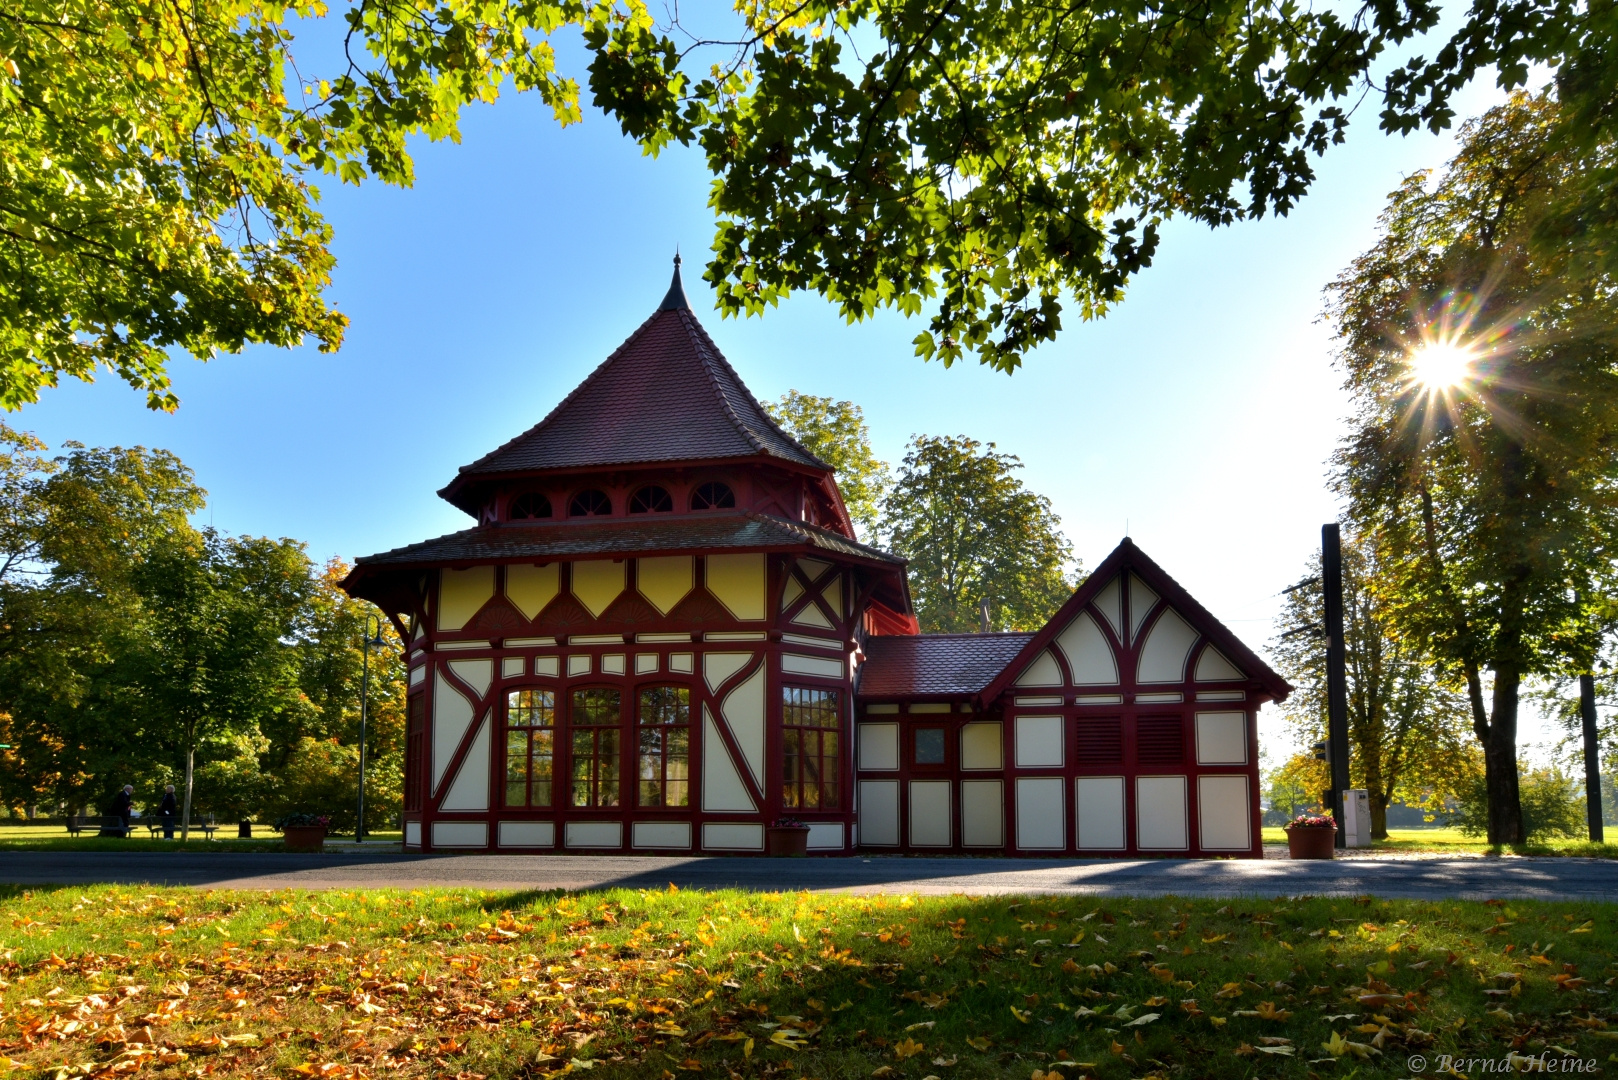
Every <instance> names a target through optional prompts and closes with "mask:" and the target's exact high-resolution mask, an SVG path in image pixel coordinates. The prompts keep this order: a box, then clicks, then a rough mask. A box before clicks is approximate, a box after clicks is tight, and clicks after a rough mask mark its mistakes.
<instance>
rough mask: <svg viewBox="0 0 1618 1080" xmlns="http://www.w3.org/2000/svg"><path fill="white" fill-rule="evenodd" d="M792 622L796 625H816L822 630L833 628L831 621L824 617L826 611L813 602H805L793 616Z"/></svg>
mask: <svg viewBox="0 0 1618 1080" xmlns="http://www.w3.org/2000/svg"><path fill="white" fill-rule="evenodd" d="M792 622H793V623H794V624H796V625H798V626H817V627H819V628H820V629H822V630H831V629H834V627H833V626H832V621H831V620H830V619H828V618H826V613H825V612H824V611H821V610H820V608H819V607H818V606H816V605H814V604H805V605H803V608H802V609H801V610H800V611H799V612H798V613H797V614H796V615H794V616H792Z"/></svg>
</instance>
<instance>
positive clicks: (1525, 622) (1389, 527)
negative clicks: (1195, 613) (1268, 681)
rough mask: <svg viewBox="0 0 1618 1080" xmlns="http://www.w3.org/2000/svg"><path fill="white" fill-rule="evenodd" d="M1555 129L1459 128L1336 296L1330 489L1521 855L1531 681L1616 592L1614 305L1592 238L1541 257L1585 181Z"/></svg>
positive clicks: (1519, 115) (1543, 108)
mask: <svg viewBox="0 0 1618 1080" xmlns="http://www.w3.org/2000/svg"><path fill="white" fill-rule="evenodd" d="M1559 119H1560V116H1559V105H1558V103H1557V102H1556V101H1555V100H1554V99H1553V98H1552V97H1551V96H1550V95H1542V96H1540V97H1537V98H1528V97H1525V96H1518V97H1517V98H1515V99H1513V100H1512V101H1511V102H1510V103H1509V104H1507V105H1505V106H1502V107H1500V108H1497V109H1494V110H1491V111H1490V112H1489V113H1488V114H1486V115H1485V116H1484V117H1482V118H1481V119H1479V120H1477V121H1475V122H1472V123H1469V124H1467V125H1466V126H1465V127H1464V128H1463V129H1462V133H1461V134H1462V140H1461V149H1460V152H1459V153H1458V154H1457V156H1456V157H1455V159H1454V160H1453V161H1451V162H1450V163H1449V165H1448V166H1447V167H1446V168H1445V169H1444V170H1443V171H1442V172H1441V173H1439V174H1438V175H1436V176H1429V175H1426V174H1418V175H1415V176H1412V177H1410V178H1409V179H1408V180H1406V181H1405V183H1404V184H1402V185H1401V186H1400V187H1399V189H1398V190H1397V191H1395V192H1394V194H1393V195H1392V197H1391V199H1390V201H1389V204H1388V207H1387V209H1386V210H1385V211H1384V213H1383V215H1382V218H1381V236H1380V238H1379V239H1378V241H1377V243H1376V244H1375V245H1374V246H1373V247H1372V248H1371V249H1370V250H1369V251H1367V252H1366V253H1365V254H1363V255H1361V256H1360V257H1359V258H1358V259H1356V260H1355V261H1354V263H1353V265H1352V266H1350V267H1349V268H1348V269H1347V270H1346V271H1345V272H1344V273H1343V274H1342V275H1341V276H1340V277H1339V278H1338V279H1337V281H1336V283H1335V284H1334V285H1333V286H1332V288H1331V292H1330V296H1331V302H1330V307H1329V317H1330V319H1331V321H1332V322H1333V324H1334V326H1335V329H1336V332H1337V342H1338V363H1339V364H1340V366H1341V368H1342V370H1343V371H1344V373H1345V374H1346V376H1347V387H1348V390H1349V392H1350V393H1351V395H1352V397H1353V402H1354V417H1353V432H1352V434H1351V435H1350V437H1349V438H1348V439H1347V440H1346V441H1345V443H1344V445H1343V446H1342V448H1341V449H1340V451H1339V452H1338V453H1337V455H1336V458H1335V465H1334V469H1335V474H1334V475H1335V484H1336V487H1337V490H1338V491H1339V492H1340V493H1341V495H1342V496H1344V497H1345V499H1346V500H1347V503H1348V507H1349V511H1350V515H1351V517H1352V518H1353V520H1354V521H1355V523H1356V527H1357V528H1358V530H1359V531H1360V532H1361V535H1362V536H1363V538H1364V541H1365V543H1367V544H1368V545H1369V546H1370V548H1371V549H1372V550H1373V551H1374V553H1375V561H1376V567H1377V573H1376V575H1375V577H1374V578H1373V579H1372V581H1371V589H1372V591H1374V592H1375V593H1376V595H1377V597H1378V599H1379V601H1380V602H1381V612H1382V613H1383V615H1384V617H1385V618H1386V620H1387V622H1388V624H1389V625H1390V626H1391V627H1392V628H1393V629H1394V631H1395V632H1396V633H1397V634H1398V636H1399V637H1400V638H1402V639H1404V640H1408V641H1410V642H1412V643H1414V644H1415V645H1416V646H1417V647H1419V648H1420V650H1421V651H1422V652H1424V653H1426V654H1428V655H1430V656H1432V657H1433V658H1434V659H1436V660H1437V661H1438V662H1439V663H1441V664H1443V665H1444V667H1445V670H1446V673H1453V675H1454V676H1455V677H1456V678H1457V679H1458V680H1459V681H1460V682H1461V684H1462V685H1463V686H1464V687H1465V689H1466V694H1467V701H1468V707H1469V710H1470V714H1471V723H1472V730H1473V731H1474V733H1475V734H1476V736H1477V739H1478V741H1479V743H1480V744H1481V745H1482V748H1483V752H1484V762H1485V771H1486V786H1487V792H1488V836H1489V840H1490V841H1491V842H1493V843H1517V842H1520V841H1521V840H1522V838H1523V828H1522V812H1521V805H1520V799H1519V794H1518V786H1517V716H1518V704H1519V696H1520V693H1521V689H1522V686H1523V682H1524V680H1525V679H1529V678H1532V677H1534V676H1539V675H1547V674H1552V673H1555V672H1557V671H1560V670H1566V669H1567V668H1568V667H1569V666H1572V667H1573V668H1574V669H1576V670H1588V669H1589V665H1590V664H1591V663H1592V661H1593V658H1594V656H1595V654H1596V650H1597V645H1598V639H1599V636H1600V633H1601V630H1602V628H1603V627H1604V626H1605V625H1607V621H1608V618H1609V613H1608V611H1607V607H1608V605H1607V601H1606V600H1605V599H1604V598H1605V597H1606V596H1608V595H1610V594H1612V592H1613V586H1614V584H1615V582H1614V581H1613V563H1612V556H1613V552H1612V538H1613V537H1614V536H1615V535H1618V486H1615V484H1614V478H1615V477H1614V473H1615V464H1618V463H1615V459H1614V447H1615V446H1618V373H1615V365H1618V297H1615V294H1614V291H1613V289H1612V283H1611V281H1610V280H1609V279H1607V278H1606V277H1605V276H1603V275H1601V274H1600V273H1592V272H1591V270H1590V267H1591V266H1593V265H1596V264H1598V262H1599V260H1597V259H1594V258H1591V252H1590V250H1589V247H1588V246H1587V245H1588V244H1592V243H1593V244H1597V245H1599V244H1600V243H1602V241H1600V239H1599V238H1591V237H1580V236H1569V237H1565V238H1564V242H1563V243H1561V244H1558V245H1546V244H1543V243H1540V242H1538V239H1539V235H1540V230H1541V229H1542V228H1543V227H1544V226H1545V225H1546V223H1547V222H1548V221H1551V220H1553V219H1554V218H1555V216H1556V214H1557V213H1558V212H1559V203H1560V201H1561V200H1563V199H1564V198H1565V193H1566V192H1568V191H1576V190H1579V189H1580V188H1581V187H1582V185H1583V184H1584V183H1585V182H1586V181H1587V180H1588V169H1589V161H1588V159H1587V158H1585V157H1583V156H1580V155H1576V154H1571V153H1569V152H1567V151H1566V149H1565V148H1564V146H1563V144H1562V142H1561V139H1560V136H1559V134H1558V132H1559V126H1558V125H1559Z"/></svg>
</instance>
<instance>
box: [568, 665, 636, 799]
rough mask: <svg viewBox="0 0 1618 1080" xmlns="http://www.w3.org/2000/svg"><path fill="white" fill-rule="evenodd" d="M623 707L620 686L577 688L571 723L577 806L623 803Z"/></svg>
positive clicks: (570, 712) (569, 714) (574, 796)
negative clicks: (620, 727)
mask: <svg viewBox="0 0 1618 1080" xmlns="http://www.w3.org/2000/svg"><path fill="white" fill-rule="evenodd" d="M622 707H623V706H622V695H621V694H620V693H619V692H618V691H617V690H612V689H608V688H606V687H586V688H584V689H580V690H575V691H573V696H572V701H571V703H570V708H569V710H568V724H569V726H570V728H571V731H572V738H571V740H570V746H571V748H572V751H573V805H574V806H617V805H618V804H619V791H618V787H619V761H620V759H621V756H622V747H621V746H620V745H619V727H618V722H619V719H620V718H621V716H622Z"/></svg>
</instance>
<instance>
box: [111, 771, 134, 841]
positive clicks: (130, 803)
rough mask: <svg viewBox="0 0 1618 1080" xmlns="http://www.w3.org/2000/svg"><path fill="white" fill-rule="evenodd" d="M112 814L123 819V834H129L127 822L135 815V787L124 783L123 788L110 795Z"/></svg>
mask: <svg viewBox="0 0 1618 1080" xmlns="http://www.w3.org/2000/svg"><path fill="white" fill-rule="evenodd" d="M112 815H113V817H116V818H120V819H122V821H123V828H124V836H126V837H127V836H128V835H129V822H130V819H131V818H133V817H134V816H135V788H134V785H132V784H125V785H124V789H123V790H122V791H120V792H119V793H118V794H116V795H114V796H113V797H112Z"/></svg>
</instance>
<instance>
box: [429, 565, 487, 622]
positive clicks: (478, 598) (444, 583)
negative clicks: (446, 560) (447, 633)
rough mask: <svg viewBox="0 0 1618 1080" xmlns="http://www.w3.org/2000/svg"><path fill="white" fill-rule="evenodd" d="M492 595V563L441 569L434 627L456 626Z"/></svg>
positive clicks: (474, 613)
mask: <svg viewBox="0 0 1618 1080" xmlns="http://www.w3.org/2000/svg"><path fill="white" fill-rule="evenodd" d="M493 595H494V567H492V566H474V567H472V568H471V569H469V570H443V571H440V573H439V577H438V628H439V629H440V630H459V629H460V628H461V627H463V626H465V625H466V624H467V622H468V621H470V620H471V618H472V616H474V615H476V614H477V613H478V608H480V607H482V606H483V605H484V604H486V603H488V602H489V598H490V597H491V596H493Z"/></svg>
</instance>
